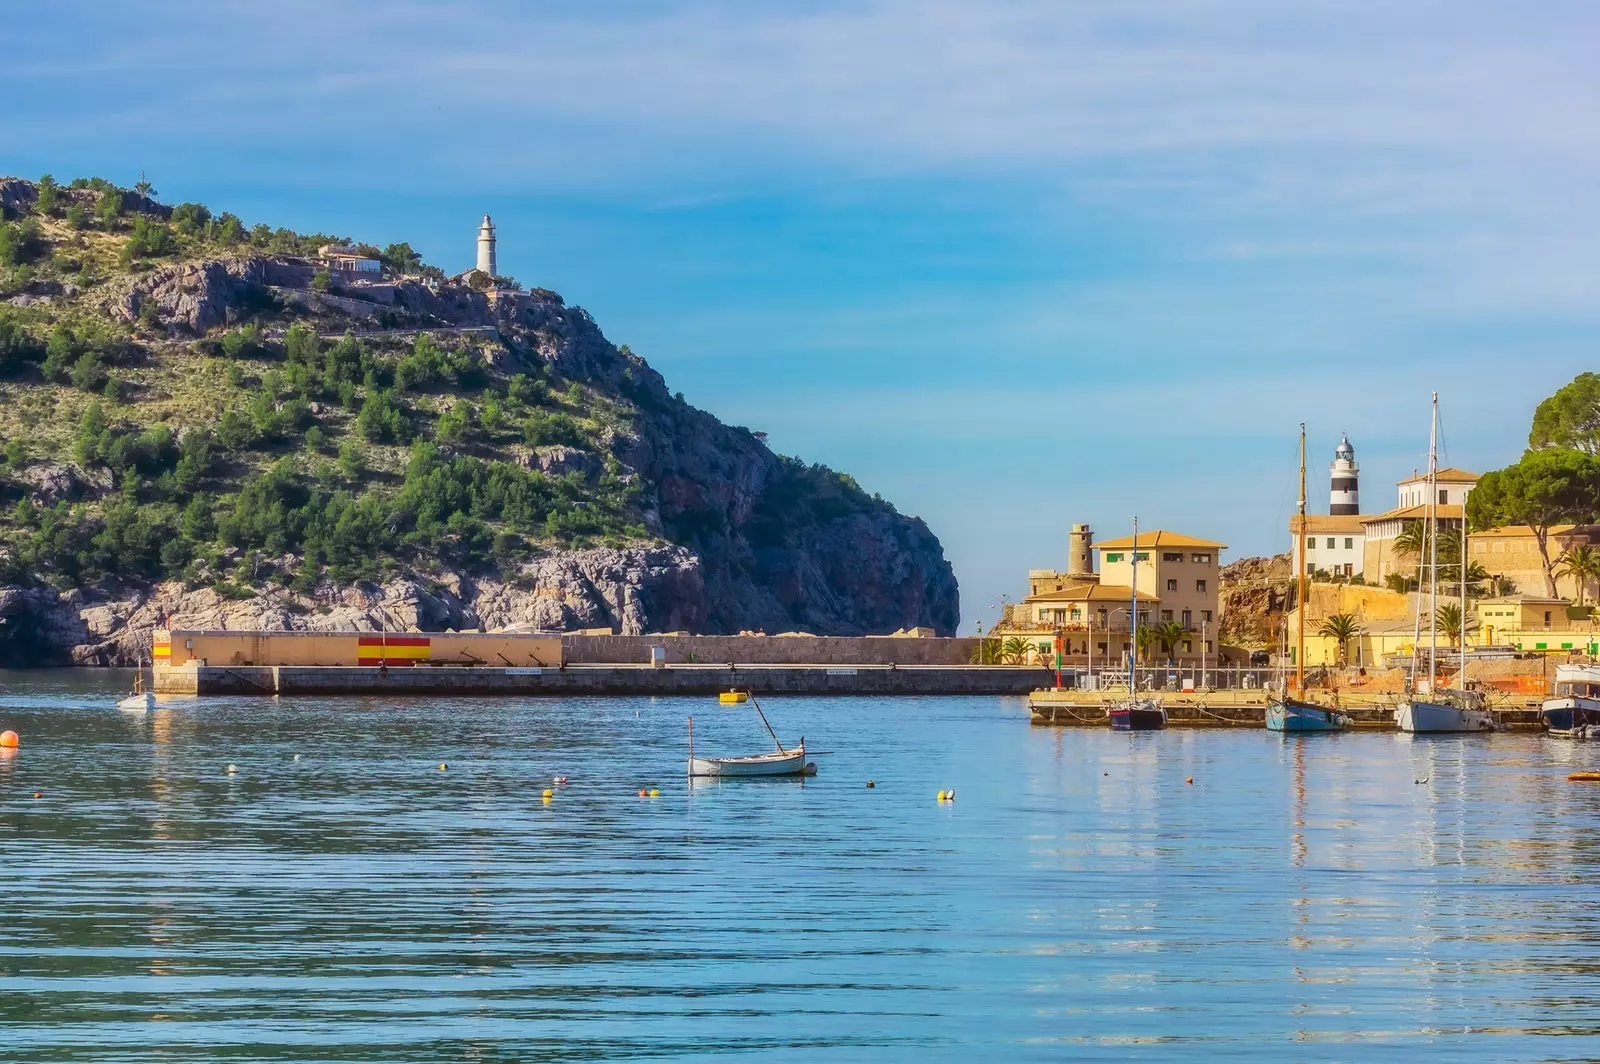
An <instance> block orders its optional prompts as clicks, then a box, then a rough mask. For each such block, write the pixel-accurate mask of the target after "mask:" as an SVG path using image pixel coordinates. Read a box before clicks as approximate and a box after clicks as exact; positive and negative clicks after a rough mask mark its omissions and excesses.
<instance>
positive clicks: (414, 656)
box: [346, 635, 432, 665]
mask: <svg viewBox="0 0 1600 1064" xmlns="http://www.w3.org/2000/svg"><path fill="white" fill-rule="evenodd" d="M346 645H347V646H348V645H349V644H346ZM431 655H432V641H431V640H429V639H428V637H427V636H425V635H364V636H362V637H361V639H360V641H359V643H358V645H357V649H356V659H357V664H360V665H415V664H416V663H417V662H419V661H427V660H428V658H429V657H430V656H431Z"/></svg>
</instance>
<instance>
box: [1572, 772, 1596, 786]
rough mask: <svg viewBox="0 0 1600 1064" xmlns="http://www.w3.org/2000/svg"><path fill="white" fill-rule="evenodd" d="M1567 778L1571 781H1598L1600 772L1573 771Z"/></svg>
mask: <svg viewBox="0 0 1600 1064" xmlns="http://www.w3.org/2000/svg"><path fill="white" fill-rule="evenodd" d="M1567 779H1568V780H1570V781H1571V782H1573V783H1600V772H1574V773H1572V774H1571V775H1570V776H1568V777H1567Z"/></svg>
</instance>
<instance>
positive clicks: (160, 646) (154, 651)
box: [150, 639, 172, 661]
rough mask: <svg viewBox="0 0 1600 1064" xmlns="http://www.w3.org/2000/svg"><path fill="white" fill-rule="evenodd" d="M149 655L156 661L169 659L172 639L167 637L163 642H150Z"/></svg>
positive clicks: (170, 657)
mask: <svg viewBox="0 0 1600 1064" xmlns="http://www.w3.org/2000/svg"><path fill="white" fill-rule="evenodd" d="M150 656H151V657H152V658H154V659H155V660H156V661H171V660H172V640H170V639H168V640H166V641H164V642H159V643H152V644H151V646H150Z"/></svg>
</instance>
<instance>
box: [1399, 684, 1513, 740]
mask: <svg viewBox="0 0 1600 1064" xmlns="http://www.w3.org/2000/svg"><path fill="white" fill-rule="evenodd" d="M1394 720H1395V724H1396V725H1397V726H1398V727H1399V729H1400V730H1401V731H1403V732H1415V733H1418V734H1424V733H1431V732H1490V731H1494V730H1495V727H1496V725H1495V721H1494V714H1493V713H1491V712H1489V708H1488V706H1487V704H1486V702H1485V700H1484V697H1483V695H1482V694H1480V693H1479V692H1477V691H1456V690H1452V689H1451V688H1448V687H1441V688H1439V690H1437V691H1430V692H1428V693H1427V694H1424V695H1415V696H1413V697H1411V698H1408V699H1406V700H1405V701H1404V702H1402V703H1400V704H1399V705H1398V706H1396V707H1395V710H1394Z"/></svg>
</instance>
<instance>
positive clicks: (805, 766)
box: [689, 692, 817, 777]
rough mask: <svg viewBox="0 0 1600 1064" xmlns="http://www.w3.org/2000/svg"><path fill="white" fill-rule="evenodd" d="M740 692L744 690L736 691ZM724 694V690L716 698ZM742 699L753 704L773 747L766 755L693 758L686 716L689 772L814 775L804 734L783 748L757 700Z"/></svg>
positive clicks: (690, 733) (690, 726)
mask: <svg viewBox="0 0 1600 1064" xmlns="http://www.w3.org/2000/svg"><path fill="white" fill-rule="evenodd" d="M740 693H741V694H744V692H740ZM726 697H727V694H726V693H724V694H723V695H722V696H721V697H719V699H718V701H719V702H720V701H722V700H723V699H725V698H726ZM745 697H746V700H747V701H748V702H749V704H750V705H752V706H754V707H755V711H756V713H757V714H758V715H759V716H760V717H761V723H762V724H763V725H764V726H765V727H766V729H767V734H768V735H770V736H772V745H773V746H775V747H777V749H776V750H774V751H773V752H772V753H770V754H750V755H748V756H745V757H695V756H694V718H693V717H690V718H689V775H690V776H691V777H694V776H814V775H816V772H817V766H816V765H815V764H813V763H811V762H808V761H807V760H806V740H805V736H803V735H802V736H801V737H800V743H799V745H798V746H793V747H785V746H784V745H783V743H782V742H781V741H780V740H779V739H778V733H777V732H775V731H773V730H772V725H771V724H770V723H769V722H768V721H767V715H766V713H765V712H763V711H762V709H761V703H760V702H757V701H756V700H755V698H754V697H753V696H750V695H748V694H746V696H745Z"/></svg>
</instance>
